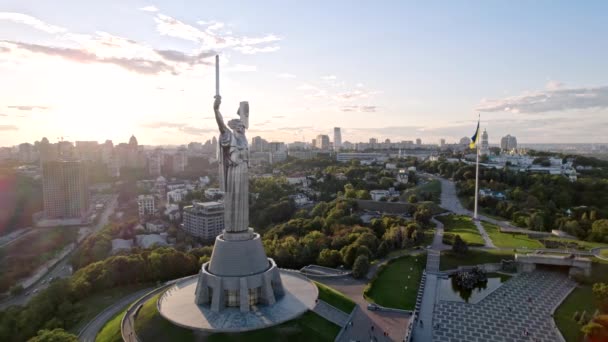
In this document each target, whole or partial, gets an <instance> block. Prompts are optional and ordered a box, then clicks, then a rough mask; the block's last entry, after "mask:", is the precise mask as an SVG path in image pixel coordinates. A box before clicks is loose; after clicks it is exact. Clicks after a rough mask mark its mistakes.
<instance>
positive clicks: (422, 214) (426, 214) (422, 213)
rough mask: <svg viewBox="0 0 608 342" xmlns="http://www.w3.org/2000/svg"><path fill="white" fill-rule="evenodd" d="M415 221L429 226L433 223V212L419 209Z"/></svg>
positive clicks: (415, 214) (422, 208)
mask: <svg viewBox="0 0 608 342" xmlns="http://www.w3.org/2000/svg"><path fill="white" fill-rule="evenodd" d="M414 220H416V222H419V223H420V224H422V225H427V224H429V222H430V221H431V211H430V210H429V209H428V208H425V207H419V208H418V209H416V212H415V213H414Z"/></svg>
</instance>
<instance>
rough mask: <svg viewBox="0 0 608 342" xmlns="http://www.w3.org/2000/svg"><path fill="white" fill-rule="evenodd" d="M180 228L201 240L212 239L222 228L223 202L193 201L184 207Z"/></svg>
mask: <svg viewBox="0 0 608 342" xmlns="http://www.w3.org/2000/svg"><path fill="white" fill-rule="evenodd" d="M182 229H183V230H184V231H185V232H186V233H188V234H190V235H192V236H196V237H198V238H201V239H203V240H213V239H215V237H216V236H218V235H220V234H221V233H222V230H223V229H224V204H223V203H220V202H194V203H193V205H190V206H186V207H184V223H183V224H182Z"/></svg>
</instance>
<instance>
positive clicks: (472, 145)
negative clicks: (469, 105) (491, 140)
mask: <svg viewBox="0 0 608 342" xmlns="http://www.w3.org/2000/svg"><path fill="white" fill-rule="evenodd" d="M477 140H479V119H477V128H476V129H475V134H473V136H472V137H471V143H470V144H469V147H470V148H475V145H477Z"/></svg>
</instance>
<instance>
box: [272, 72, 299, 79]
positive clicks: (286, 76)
mask: <svg viewBox="0 0 608 342" xmlns="http://www.w3.org/2000/svg"><path fill="white" fill-rule="evenodd" d="M277 77H278V78H296V75H294V74H289V73H286V72H284V73H281V74H277Z"/></svg>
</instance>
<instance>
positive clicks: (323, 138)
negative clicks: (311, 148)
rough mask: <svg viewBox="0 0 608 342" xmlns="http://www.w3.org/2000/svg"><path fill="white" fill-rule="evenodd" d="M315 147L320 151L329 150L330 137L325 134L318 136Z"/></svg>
mask: <svg viewBox="0 0 608 342" xmlns="http://www.w3.org/2000/svg"><path fill="white" fill-rule="evenodd" d="M315 144H316V145H315V147H316V148H318V149H320V150H325V151H326V150H329V136H328V135H325V134H319V135H317V139H315Z"/></svg>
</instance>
